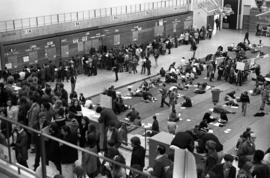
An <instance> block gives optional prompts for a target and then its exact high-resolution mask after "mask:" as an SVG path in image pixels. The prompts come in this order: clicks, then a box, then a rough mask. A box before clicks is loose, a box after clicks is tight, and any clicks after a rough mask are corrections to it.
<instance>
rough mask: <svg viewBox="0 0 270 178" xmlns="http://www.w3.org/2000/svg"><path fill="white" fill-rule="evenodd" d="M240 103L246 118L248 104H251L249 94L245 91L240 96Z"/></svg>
mask: <svg viewBox="0 0 270 178" xmlns="http://www.w3.org/2000/svg"><path fill="white" fill-rule="evenodd" d="M240 101H241V102H242V113H243V116H246V112H247V104H248V103H250V100H249V96H248V92H247V91H245V92H244V93H242V94H241V96H240Z"/></svg>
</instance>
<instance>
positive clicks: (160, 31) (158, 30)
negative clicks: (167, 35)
mask: <svg viewBox="0 0 270 178" xmlns="http://www.w3.org/2000/svg"><path fill="white" fill-rule="evenodd" d="M163 32H164V26H155V28H154V34H155V36H162V35H163Z"/></svg>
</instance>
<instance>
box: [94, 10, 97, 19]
mask: <svg viewBox="0 0 270 178" xmlns="http://www.w3.org/2000/svg"><path fill="white" fill-rule="evenodd" d="M96 17H97V12H96V9H94V18H96Z"/></svg>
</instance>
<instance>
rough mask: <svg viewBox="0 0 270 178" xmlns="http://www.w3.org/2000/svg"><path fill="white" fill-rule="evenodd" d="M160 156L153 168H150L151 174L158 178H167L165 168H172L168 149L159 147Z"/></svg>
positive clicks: (157, 157)
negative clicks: (167, 152)
mask: <svg viewBox="0 0 270 178" xmlns="http://www.w3.org/2000/svg"><path fill="white" fill-rule="evenodd" d="M157 152H158V155H157V156H156V158H155V160H154V163H153V168H150V171H149V172H150V174H151V175H152V176H155V177H158V178H165V175H166V171H165V168H166V167H167V166H170V164H171V161H170V160H169V158H168V155H167V154H166V148H165V147H164V146H163V145H158V146H157Z"/></svg>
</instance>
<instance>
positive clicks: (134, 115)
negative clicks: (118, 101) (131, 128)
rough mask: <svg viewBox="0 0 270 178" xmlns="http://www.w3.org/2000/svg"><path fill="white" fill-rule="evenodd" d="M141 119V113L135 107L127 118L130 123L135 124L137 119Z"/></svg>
mask: <svg viewBox="0 0 270 178" xmlns="http://www.w3.org/2000/svg"><path fill="white" fill-rule="evenodd" d="M138 117H139V112H138V111H137V110H136V109H135V108H134V107H133V108H132V109H131V111H130V112H129V113H128V114H127V118H128V119H129V121H130V122H133V121H134V120H135V119H137V118H138Z"/></svg>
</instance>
